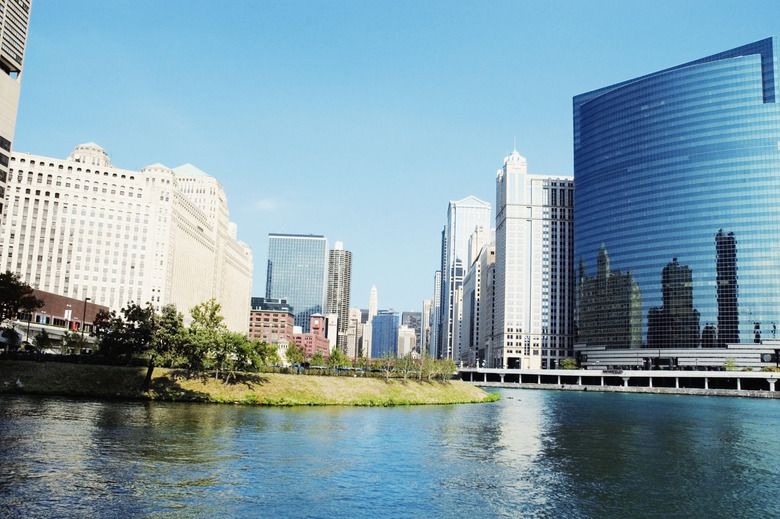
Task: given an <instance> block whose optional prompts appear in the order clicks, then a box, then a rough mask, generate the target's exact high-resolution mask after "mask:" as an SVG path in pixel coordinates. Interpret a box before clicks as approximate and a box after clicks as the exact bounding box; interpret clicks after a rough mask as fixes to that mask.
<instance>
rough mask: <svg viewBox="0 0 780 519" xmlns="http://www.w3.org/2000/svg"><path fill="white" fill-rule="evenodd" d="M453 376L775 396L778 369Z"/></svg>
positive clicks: (469, 371)
mask: <svg viewBox="0 0 780 519" xmlns="http://www.w3.org/2000/svg"><path fill="white" fill-rule="evenodd" d="M458 376H459V378H460V379H461V380H463V381H465V382H469V383H471V384H474V385H477V386H483V387H506V388H523V389H565V390H571V391H575V390H580V391H588V390H592V391H617V392H632V393H681V394H707V395H728V396H751V397H762V398H780V388H777V387H776V382H777V381H778V380H780V372H761V371H692V370H691V371H688V370H621V369H605V370H593V369H502V368H465V367H464V368H460V369H459V370H458Z"/></svg>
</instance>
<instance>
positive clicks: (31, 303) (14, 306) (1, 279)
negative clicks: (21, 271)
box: [0, 270, 43, 322]
mask: <svg viewBox="0 0 780 519" xmlns="http://www.w3.org/2000/svg"><path fill="white" fill-rule="evenodd" d="M42 306H43V300H41V299H38V298H37V297H35V296H34V295H33V288H32V287H31V286H30V285H28V284H27V283H23V282H22V280H21V278H20V277H19V276H17V275H16V274H14V273H13V272H11V271H10V270H7V271H6V272H5V273H3V274H0V322H2V321H5V320H6V319H15V318H16V316H17V315H19V310H24V311H26V312H30V313H32V312H33V311H34V310H36V309H38V308H41V307H42Z"/></svg>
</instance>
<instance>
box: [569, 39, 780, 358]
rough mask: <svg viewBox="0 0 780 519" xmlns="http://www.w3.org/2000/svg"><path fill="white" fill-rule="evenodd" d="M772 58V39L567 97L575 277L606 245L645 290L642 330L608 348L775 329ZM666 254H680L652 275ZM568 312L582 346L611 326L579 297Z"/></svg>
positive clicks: (738, 336)
mask: <svg viewBox="0 0 780 519" xmlns="http://www.w3.org/2000/svg"><path fill="white" fill-rule="evenodd" d="M777 57H778V54H777V43H776V41H775V39H773V38H769V39H765V40H761V41H758V42H755V43H750V44H748V45H744V46H741V47H738V48H735V49H732V50H728V51H725V52H720V53H718V54H714V55H712V56H708V57H705V58H701V59H698V60H695V61H691V62H688V63H684V64H682V65H678V66H674V67H671V68H668V69H665V70H661V71H659V72H653V73H651V74H648V75H645V76H642V77H638V78H635V79H630V80H627V81H624V82H621V83H618V84H615V85H611V86H607V87H604V88H600V89H598V90H594V91H592V92H588V93H584V94H581V95H578V96H576V97H575V98H574V102H573V109H574V167H575V178H576V181H577V204H576V207H575V225H576V229H575V253H576V257H577V261H578V263H579V262H581V263H582V264H583V265H584V267H585V269H586V272H585V273H584V274H585V275H584V276H580V278H581V279H592V278H593V277H594V275H595V274H594V270H595V269H596V268H600V267H598V265H599V261H600V260H599V259H598V256H599V254H600V252H599V251H600V250H602V249H606V250H607V251H609V261H610V264H611V267H610V268H611V270H612V271H613V272H622V273H623V275H630V276H631V277H632V279H633V282H634V283H635V284H636V286H637V293H638V294H641V299H640V301H641V302H640V305H641V306H640V307H639V310H638V318H639V323H638V340H634V337H635V335H634V334H629V335H625V336H624V337H625V339H624V340H623V341H622V344H616V343H612V344H611V346H612V347H619V346H622V347H640V346H647V345H649V344H650V343H654V344H655V343H657V341H658V340H659V338H663V340H664V341H667V342H671V344H668V345H667V346H670V347H685V346H694V345H698V344H701V345H704V346H716V345H717V346H725V345H726V344H733V343H737V342H741V343H745V342H751V343H752V342H754V341H755V340H756V338H757V337H764V338H774V333H775V329H776V325H777V323H779V322H780V240H778V237H779V236H780V204H778V203H777V201H778V197H780V145H779V144H778V143H780V105H779V104H778V102H780V96H779V94H780V92H778V88H780V82H779V81H778V79H779V78H778V62H777ZM670 260H672V265H675V264H677V265H678V266H673V267H672V268H673V270H670V271H667V273H666V274H668V275H666V274H665V275H659V274H660V273H662V272H663V271H664V269H665V267H667V266H668V265H669V264H670V263H669V262H670ZM683 267H684V268H683ZM674 287H676V288H674ZM635 304H637V300H636V298H623V299H622V300H619V301H618V300H616V301H614V302H613V307H612V308H613V310H614V311H616V312H617V311H621V310H622V311H623V313H624V314H628V313H632V312H634V310H633V309H631V308H629V307H630V305H635ZM694 310H695V312H696V313H694ZM661 312H663V313H661ZM697 313H698V315H699V324H697V323H696V314H697ZM577 320H578V329H579V331H580V336H579V338H578V341H577V342H578V343H579V344H584V343H587V345H589V346H600V345H605V342H606V341H607V340H609V339H608V338H609V337H613V336H614V330H613V329H611V326H610V323H609V321H607V320H604V319H603V316H600V315H598V314H597V313H594V312H592V311H590V310H589V309H588V308H584V307H578V315H577ZM699 328H700V329H699ZM583 330H587V331H588V333H587V334H586V335H585V336H583V334H582V331H583Z"/></svg>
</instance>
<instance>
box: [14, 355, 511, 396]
mask: <svg viewBox="0 0 780 519" xmlns="http://www.w3.org/2000/svg"><path fill="white" fill-rule="evenodd" d="M145 375H146V369H145V368H129V367H119V366H90V365H78V364H62V363H54V362H32V361H9V360H0V394H2V393H27V394H40V395H60V396H81V397H95V398H122V399H143V400H170V401H193V402H222V403H237V404H255V405H275V406H292V405H352V406H388V405H415V404H458V403H471V402H488V401H492V400H494V399H496V398H497V395H495V394H494V393H485V392H484V391H483V390H481V389H479V388H477V387H474V386H472V385H471V384H467V383H465V382H461V381H459V380H453V381H449V382H438V381H436V382H418V381H408V382H403V381H401V380H390V381H389V382H387V381H385V380H383V379H377V378H359V377H346V376H345V377H319V376H305V375H282V374H276V373H252V374H241V375H239V377H238V379H237V381H236V382H231V383H230V384H224V383H223V382H222V381H221V380H215V379H214V378H213V377H207V378H193V379H187V378H186V376H185V373H184V372H183V371H181V370H170V369H164V368H156V369H155V370H154V378H153V379H152V385H151V387H150V389H149V391H142V390H141V384H142V382H143V380H144V376H145Z"/></svg>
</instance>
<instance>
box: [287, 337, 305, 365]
mask: <svg viewBox="0 0 780 519" xmlns="http://www.w3.org/2000/svg"><path fill="white" fill-rule="evenodd" d="M285 357H286V358H287V362H288V363H290V364H292V365H296V364H297V365H301V364H303V361H304V360H305V358H306V357H305V356H304V353H303V348H301V347H300V346H298V344H296V343H294V342H291V343H290V344H289V345H288V346H287V353H285Z"/></svg>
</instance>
